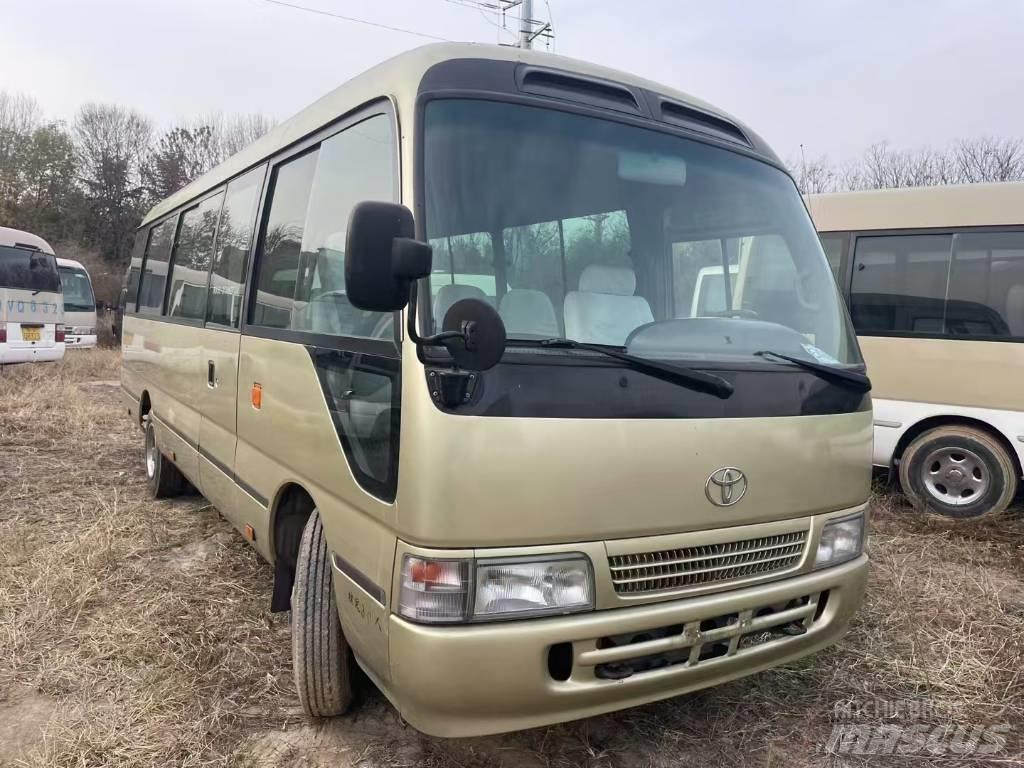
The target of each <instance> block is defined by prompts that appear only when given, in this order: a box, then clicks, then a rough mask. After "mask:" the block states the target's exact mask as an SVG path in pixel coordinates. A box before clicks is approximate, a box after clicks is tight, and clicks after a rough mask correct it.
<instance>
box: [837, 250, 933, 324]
mask: <svg viewBox="0 0 1024 768" xmlns="http://www.w3.org/2000/svg"><path fill="white" fill-rule="evenodd" d="M952 239H953V238H952V236H951V235H897V236H891V237H858V238H857V245H856V250H855V253H854V257H853V284H852V286H851V290H850V312H851V314H852V315H853V322H854V325H855V326H856V329H857V332H858V333H871V332H872V331H878V332H897V333H906V334H936V333H942V332H943V317H944V313H945V304H946V285H947V282H948V280H949V262H950V247H951V245H952Z"/></svg>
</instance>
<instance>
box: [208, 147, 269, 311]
mask: <svg viewBox="0 0 1024 768" xmlns="http://www.w3.org/2000/svg"><path fill="white" fill-rule="evenodd" d="M265 173H266V168H265V167H264V168H257V169H256V170H254V171H249V173H247V174H245V176H242V177H240V178H238V179H235V180H234V181H233V182H231V183H230V184H228V189H227V195H226V196H225V198H224V209H223V210H222V211H221V214H220V225H219V227H218V229H217V254H216V256H215V257H214V261H213V275H212V276H211V277H210V296H209V299H208V305H207V310H206V319H207V320H209V321H210V322H211V323H219V324H220V325H227V326H230V327H232V328H237V327H238V321H239V318H240V317H241V308H242V284H243V283H244V282H245V267H246V259H247V257H248V255H249V245H250V243H251V240H252V232H253V228H254V227H255V226H256V207H257V205H258V204H259V199H260V187H261V186H262V184H263V176H264V174H265Z"/></svg>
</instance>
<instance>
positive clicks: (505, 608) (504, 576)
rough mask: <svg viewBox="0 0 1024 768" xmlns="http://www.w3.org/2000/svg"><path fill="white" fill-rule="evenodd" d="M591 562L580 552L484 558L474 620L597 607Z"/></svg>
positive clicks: (478, 574) (479, 567) (478, 570)
mask: <svg viewBox="0 0 1024 768" xmlns="http://www.w3.org/2000/svg"><path fill="white" fill-rule="evenodd" d="M593 583H594V582H593V579H592V578H591V576H590V561H589V560H588V559H587V558H585V557H581V556H579V555H571V556H569V557H566V558H559V559H549V558H548V559H542V560H533V559H530V560H520V561H518V562H517V561H515V560H504V561H503V560H481V561H479V562H478V563H477V567H476V594H475V595H474V600H473V618H474V619H478V620H479V619H501V618H508V619H511V618H517V617H525V616H537V615H540V614H550V613H575V612H576V611H589V610H591V609H593V607H594V587H593Z"/></svg>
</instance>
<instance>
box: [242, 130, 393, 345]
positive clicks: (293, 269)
mask: <svg viewBox="0 0 1024 768" xmlns="http://www.w3.org/2000/svg"><path fill="white" fill-rule="evenodd" d="M393 156H394V142H393V140H392V135H391V124H390V121H389V120H388V118H387V117H386V116H384V115H378V116H376V117H371V118H370V119H368V120H365V121H363V122H361V123H358V124H356V125H354V126H352V127H351V128H347V129H345V130H344V131H342V132H341V133H339V134H337V135H335V136H332V137H331V138H330V139H327V140H326V141H324V142H323V143H322V144H321V145H320V147H319V148H318V150H317V151H315V152H311V153H309V154H307V155H304V156H302V157H301V158H298V159H297V160H293V161H291V162H289V163H287V164H285V165H283V166H281V167H280V168H279V169H278V170H277V172H276V179H275V183H274V189H273V192H272V198H271V203H270V214H269V216H268V220H267V228H266V235H265V236H264V241H263V250H264V252H265V254H266V256H265V257H261V258H260V261H259V265H260V266H259V273H260V274H259V289H258V292H257V296H256V307H255V312H254V322H256V323H260V324H263V325H269V326H272V327H275V328H288V329H291V330H296V331H312V332H315V333H327V334H340V335H345V336H364V337H370V336H376V337H388V338H390V336H391V333H392V332H391V330H390V319H391V315H390V314H388V313H377V312H365V311H363V310H358V309H356V308H355V307H353V306H352V305H351V304H350V303H349V301H348V298H347V297H346V295H345V274H344V273H345V237H346V235H347V228H348V217H349V214H350V213H351V211H352V208H353V206H354V205H355V204H356V203H358V202H361V201H363V200H393V199H395V188H394V160H393Z"/></svg>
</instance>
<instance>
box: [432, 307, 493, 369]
mask: <svg viewBox="0 0 1024 768" xmlns="http://www.w3.org/2000/svg"><path fill="white" fill-rule="evenodd" d="M442 330H444V331H456V332H459V333H462V334H463V337H462V338H454V339H446V340H445V342H444V345H445V346H446V347H447V348H448V352H449V353H451V356H452V358H453V359H454V360H455V364H456V365H458V366H459V367H460V368H465V369H466V370H467V371H486V370H488V369H490V368H493V367H494V366H495V365H497V364H498V361H499V360H501V355H502V353H503V352H504V351H505V323H503V322H502V320H501V315H499V314H498V312H497V310H496V309H495V308H494V307H492V306H491V305H490V304H488V303H487V302H486V301H481V300H480V299H459V301H456V302H455V303H454V304H452V306H451V308H450V309H449V310H448V312H447V314H445V316H444V324H443V327H442Z"/></svg>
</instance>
